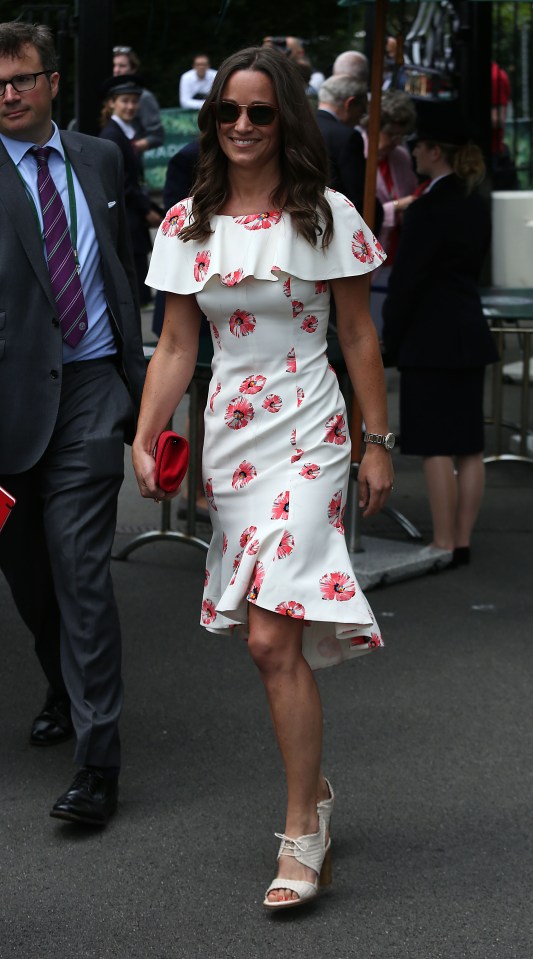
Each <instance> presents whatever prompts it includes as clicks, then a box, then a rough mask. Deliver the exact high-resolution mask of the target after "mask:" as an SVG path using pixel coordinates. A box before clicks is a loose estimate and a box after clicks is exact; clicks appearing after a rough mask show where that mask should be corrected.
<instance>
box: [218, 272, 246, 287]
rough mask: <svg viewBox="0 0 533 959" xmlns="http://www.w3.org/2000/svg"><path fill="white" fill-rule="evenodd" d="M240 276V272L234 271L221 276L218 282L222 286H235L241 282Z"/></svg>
mask: <svg viewBox="0 0 533 959" xmlns="http://www.w3.org/2000/svg"><path fill="white" fill-rule="evenodd" d="M242 274H243V271H242V270H234V272H233V273H226V276H223V277H222V279H221V280H220V282H221V283H222V284H223V286H236V285H237V283H240V282H241V280H242Z"/></svg>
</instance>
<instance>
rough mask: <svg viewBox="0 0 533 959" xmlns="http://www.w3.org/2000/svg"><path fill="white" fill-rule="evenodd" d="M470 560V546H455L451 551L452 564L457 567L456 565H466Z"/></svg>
mask: <svg viewBox="0 0 533 959" xmlns="http://www.w3.org/2000/svg"><path fill="white" fill-rule="evenodd" d="M469 562H470V547H469V546H456V547H455V549H454V551H453V557H452V564H451V565H452V566H453V567H454V569H457V567H458V566H468V564H469Z"/></svg>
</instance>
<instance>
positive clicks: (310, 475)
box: [300, 463, 320, 480]
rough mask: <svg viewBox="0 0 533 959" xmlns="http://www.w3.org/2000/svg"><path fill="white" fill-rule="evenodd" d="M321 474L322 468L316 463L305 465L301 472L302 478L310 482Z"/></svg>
mask: <svg viewBox="0 0 533 959" xmlns="http://www.w3.org/2000/svg"><path fill="white" fill-rule="evenodd" d="M319 473H320V466H317V465H316V463H304V465H303V466H302V468H301V470H300V476H303V477H304V478H305V479H308V480H314V479H316V478H317V476H318V474H319Z"/></svg>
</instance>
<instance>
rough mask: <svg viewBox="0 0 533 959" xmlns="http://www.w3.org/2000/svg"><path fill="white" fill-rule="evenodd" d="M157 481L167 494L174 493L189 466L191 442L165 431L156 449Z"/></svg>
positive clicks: (170, 431)
mask: <svg viewBox="0 0 533 959" xmlns="http://www.w3.org/2000/svg"><path fill="white" fill-rule="evenodd" d="M154 457H155V481H156V483H157V485H158V486H159V489H162V490H164V491H165V493H174V492H175V491H176V490H177V489H179V487H180V486H181V484H182V482H183V477H184V476H185V473H186V472H187V468H188V466H189V442H188V440H186V439H185V437H184V436H180V435H179V433H175V432H174V431H173V430H164V431H163V433H161V436H160V437H159V439H158V441H157V443H156V445H155V449H154Z"/></svg>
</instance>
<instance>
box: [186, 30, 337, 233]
mask: <svg viewBox="0 0 533 959" xmlns="http://www.w3.org/2000/svg"><path fill="white" fill-rule="evenodd" d="M237 70H258V71H261V72H262V73H265V74H266V75H267V76H268V77H269V78H270V80H271V82H272V86H273V88H274V93H275V96H276V101H277V104H278V107H279V114H278V118H279V125H280V157H279V160H280V181H279V184H278V186H277V187H276V189H275V190H274V192H273V194H272V203H273V204H274V205H275V206H276V208H278V209H281V208H283V210H284V211H285V212H286V213H289V214H290V215H291V217H292V221H293V224H294V226H295V228H296V231H297V232H298V233H300V234H301V235H302V236H303V237H305V239H306V240H307V241H308V242H309V243H310V244H311V245H312V246H316V245H317V240H318V237H319V236H322V246H323V247H326V246H327V245H328V243H330V241H331V239H332V237H333V217H332V214H331V209H330V206H329V203H328V202H327V200H326V198H325V196H324V190H325V188H326V184H327V169H328V165H327V164H328V161H327V154H326V148H325V145H324V141H323V139H322V135H321V133H320V130H319V129H318V126H317V123H316V120H315V118H314V116H313V112H312V110H311V108H310V106H309V102H308V98H307V96H306V93H305V85H304V83H303V81H302V77H301V75H300V73H299V72H298V70H297V68H296V67H295V66H294V64H293V63H291V61H290V60H289V59H288V58H287V57H286V56H284V54H282V53H279V52H278V51H277V50H272V49H269V48H268V47H248V48H247V49H245V50H240V51H239V52H238V53H234V54H233V55H232V56H231V57H228V58H227V60H225V61H224V62H223V64H222V65H221V67H220V68H219V70H218V71H217V75H216V77H215V80H214V82H213V86H212V88H211V92H210V93H209V95H208V96H207V98H206V100H205V101H204V104H203V106H202V108H201V110H200V113H199V116H198V126H199V128H200V158H199V162H198V172H197V176H196V179H195V182H194V184H193V187H192V196H193V202H192V222H191V223H190V224H189V225H188V226H186V227H184V229H183V230H182V231H181V233H180V237H181V239H183V240H184V241H187V240H199V241H204V240H207V238H208V237H209V236H210V235H211V233H212V232H213V231H212V229H211V222H210V221H211V217H212V216H214V215H216V214H217V213H218V211H219V210H221V209H222V207H223V206H224V203H225V202H226V200H227V197H228V161H227V157H226V155H225V154H224V152H223V151H222V149H221V147H220V144H219V142H218V135H217V120H216V116H215V110H214V109H213V107H214V105H215V104H217V103H219V102H220V100H221V99H222V91H223V89H224V87H225V85H226V83H227V81H228V80H229V78H230V76H231V75H232V74H233V73H235V72H236V71H237Z"/></svg>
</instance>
